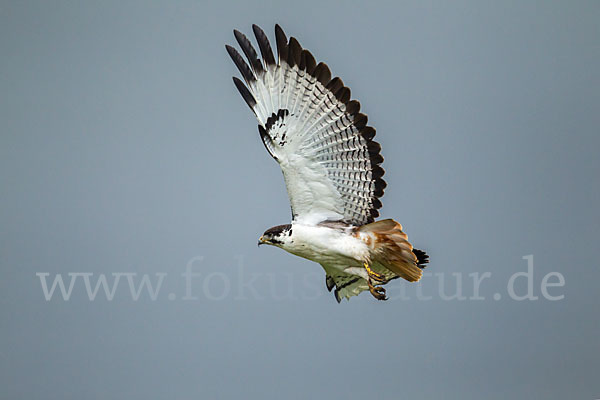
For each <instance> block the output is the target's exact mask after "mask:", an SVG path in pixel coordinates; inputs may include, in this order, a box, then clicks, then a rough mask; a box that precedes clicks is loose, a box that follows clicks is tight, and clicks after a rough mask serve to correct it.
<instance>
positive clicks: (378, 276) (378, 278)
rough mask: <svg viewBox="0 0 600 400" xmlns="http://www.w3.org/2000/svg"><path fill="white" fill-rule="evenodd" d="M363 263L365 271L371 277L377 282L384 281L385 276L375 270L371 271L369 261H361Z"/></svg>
mask: <svg viewBox="0 0 600 400" xmlns="http://www.w3.org/2000/svg"><path fill="white" fill-rule="evenodd" d="M363 265H364V266H365V269H366V270H367V273H368V274H369V276H370V277H371V278H373V279H375V280H376V281H379V282H383V281H385V277H384V276H383V275H381V274H378V273H377V272H375V271H373V270H372V269H371V267H370V266H369V263H363Z"/></svg>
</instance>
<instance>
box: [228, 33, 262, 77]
mask: <svg viewBox="0 0 600 400" xmlns="http://www.w3.org/2000/svg"><path fill="white" fill-rule="evenodd" d="M233 34H234V36H235V39H236V40H237V42H238V43H239V45H240V47H241V48H242V51H243V52H244V54H245V55H246V58H247V59H248V61H249V62H250V65H251V66H252V70H253V71H254V74H255V75H257V76H258V75H260V74H262V73H263V72H264V69H263V65H262V63H261V62H260V60H259V59H258V54H256V50H254V47H252V43H250V41H249V40H248V38H247V37H246V35H244V34H243V33H241V32H240V31H238V30H234V31H233Z"/></svg>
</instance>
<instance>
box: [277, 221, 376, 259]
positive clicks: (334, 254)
mask: <svg viewBox="0 0 600 400" xmlns="http://www.w3.org/2000/svg"><path fill="white" fill-rule="evenodd" d="M282 248H283V249H284V250H286V251H288V252H290V253H292V254H295V255H297V256H300V257H304V258H307V259H309V260H312V261H315V262H318V263H320V264H328V265H345V266H348V267H350V266H359V265H362V263H363V262H364V261H366V260H367V259H368V255H369V249H368V247H367V245H366V244H365V242H363V241H362V240H360V239H358V238H355V237H354V236H352V234H351V233H349V232H345V231H343V230H339V229H332V228H328V227H325V226H314V225H302V224H292V235H291V236H290V238H289V240H288V241H286V243H285V244H284V245H283V246H282Z"/></svg>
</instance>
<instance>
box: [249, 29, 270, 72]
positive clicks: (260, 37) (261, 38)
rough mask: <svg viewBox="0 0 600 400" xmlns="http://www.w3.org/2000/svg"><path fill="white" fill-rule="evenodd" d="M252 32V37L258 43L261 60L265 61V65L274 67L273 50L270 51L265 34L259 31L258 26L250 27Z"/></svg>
mask: <svg viewBox="0 0 600 400" xmlns="http://www.w3.org/2000/svg"><path fill="white" fill-rule="evenodd" d="M252 30H253V31H254V37H256V41H257V42H258V47H259V48H260V54H261V55H262V58H263V60H264V61H265V65H267V66H274V65H275V57H273V50H272V49H271V45H270V44H269V39H268V38H267V35H265V32H264V31H263V30H262V29H260V27H259V26H258V25H254V24H253V25H252Z"/></svg>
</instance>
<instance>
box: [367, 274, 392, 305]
mask: <svg viewBox="0 0 600 400" xmlns="http://www.w3.org/2000/svg"><path fill="white" fill-rule="evenodd" d="M367 283H368V284H369V292H371V294H372V295H373V297H375V298H376V299H377V300H387V297H386V295H385V289H384V288H383V287H381V286H374V285H373V282H371V278H369V279H367Z"/></svg>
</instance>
